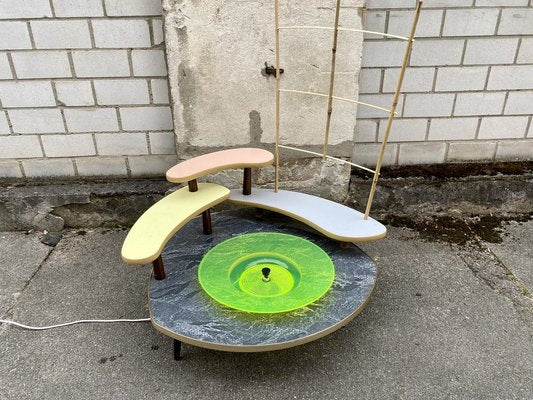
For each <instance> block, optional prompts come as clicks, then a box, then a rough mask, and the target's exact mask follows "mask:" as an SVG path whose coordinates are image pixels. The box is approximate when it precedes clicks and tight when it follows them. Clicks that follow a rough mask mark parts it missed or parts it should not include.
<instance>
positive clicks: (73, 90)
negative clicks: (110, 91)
mask: <svg viewBox="0 0 533 400" xmlns="http://www.w3.org/2000/svg"><path fill="white" fill-rule="evenodd" d="M54 84H55V87H56V93H57V101H58V102H59V104H60V105H63V106H92V105H94V98H93V89H92V87H91V82H90V81H82V80H75V81H56V82H55V83H54Z"/></svg>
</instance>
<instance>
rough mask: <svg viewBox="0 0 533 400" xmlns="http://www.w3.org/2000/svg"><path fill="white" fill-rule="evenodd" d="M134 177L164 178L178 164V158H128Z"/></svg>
mask: <svg viewBox="0 0 533 400" xmlns="http://www.w3.org/2000/svg"><path fill="white" fill-rule="evenodd" d="M128 161H129V164H130V170H131V175H132V176H162V175H164V174H165V172H166V171H167V170H168V169H169V168H170V167H172V166H173V165H175V164H176V163H177V162H178V157H177V156H143V157H128Z"/></svg>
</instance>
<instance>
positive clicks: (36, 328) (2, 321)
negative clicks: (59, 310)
mask: <svg viewBox="0 0 533 400" xmlns="http://www.w3.org/2000/svg"><path fill="white" fill-rule="evenodd" d="M148 321H150V318H141V319H82V320H79V321H72V322H65V323H64V324H57V325H50V326H28V325H23V324H19V323H18V322H15V321H9V320H5V319H0V324H9V325H15V326H18V327H19V328H22V329H28V330H30V331H44V330H46V329H54V328H61V327H62V326H69V325H75V324H92V323H97V324H105V323H112V322H148Z"/></svg>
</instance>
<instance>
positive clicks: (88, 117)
mask: <svg viewBox="0 0 533 400" xmlns="http://www.w3.org/2000/svg"><path fill="white" fill-rule="evenodd" d="M64 113H65V119H66V120H67V127H68V130H69V131H70V132H112V131H118V120H117V114H116V111H115V109H114V108H80V109H75V110H73V109H66V110H65V111H64Z"/></svg>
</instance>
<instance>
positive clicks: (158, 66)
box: [131, 50, 167, 76]
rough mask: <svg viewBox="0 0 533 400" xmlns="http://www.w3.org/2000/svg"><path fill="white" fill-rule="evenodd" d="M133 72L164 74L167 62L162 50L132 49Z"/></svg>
mask: <svg viewBox="0 0 533 400" xmlns="http://www.w3.org/2000/svg"><path fill="white" fill-rule="evenodd" d="M131 59H132V62H133V74H134V75H136V76H166V75H167V64H166V61H165V53H164V52H163V50H133V51H132V53H131Z"/></svg>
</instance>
